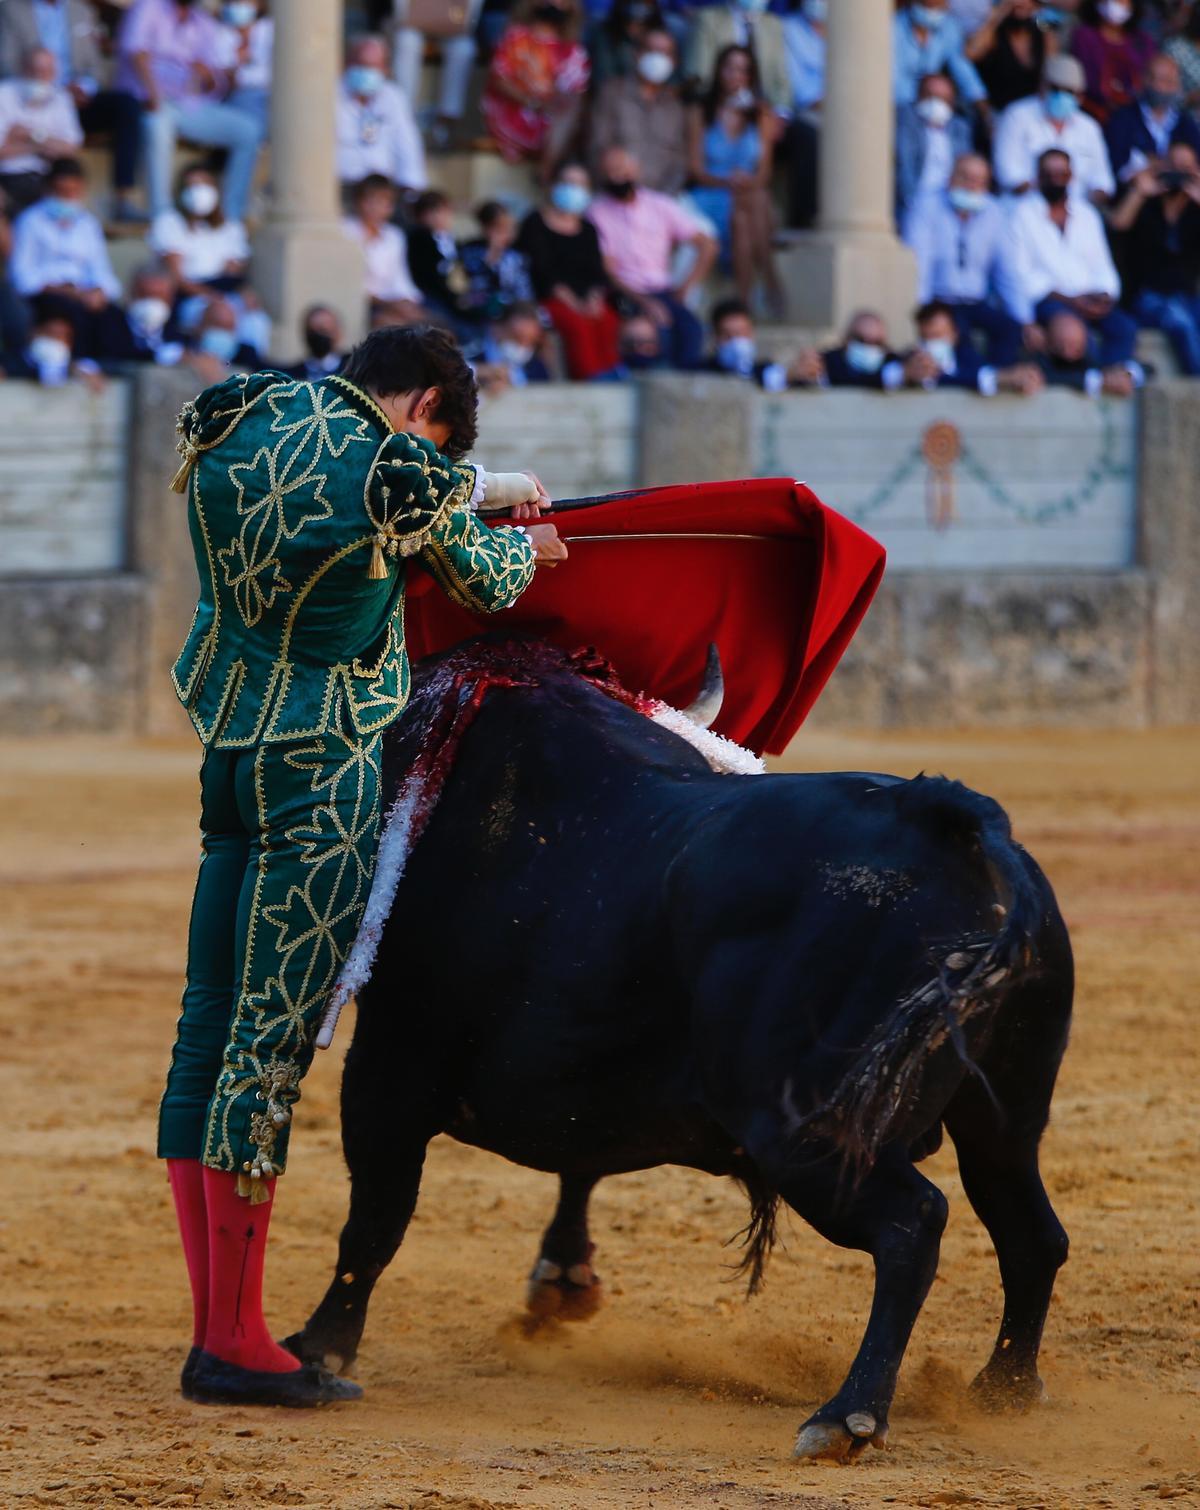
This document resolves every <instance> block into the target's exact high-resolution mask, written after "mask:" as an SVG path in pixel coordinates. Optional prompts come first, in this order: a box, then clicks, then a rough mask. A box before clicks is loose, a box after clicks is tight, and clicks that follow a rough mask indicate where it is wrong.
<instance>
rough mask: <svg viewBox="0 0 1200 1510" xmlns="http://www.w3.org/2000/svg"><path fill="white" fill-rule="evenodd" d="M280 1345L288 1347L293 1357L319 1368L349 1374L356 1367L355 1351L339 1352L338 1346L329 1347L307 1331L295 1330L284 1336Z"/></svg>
mask: <svg viewBox="0 0 1200 1510" xmlns="http://www.w3.org/2000/svg"><path fill="white" fill-rule="evenodd" d="M279 1346H280V1347H284V1348H287V1350H288V1352H289V1353H291V1355H292V1357H293V1358H299V1360H300V1362H301V1363H314V1364H316V1365H317V1367H318V1368H324V1369H328V1370H329V1372H330V1373H333V1374H347V1373H349V1372H350V1371H351V1370H352V1369H353V1367H354V1356H355V1355H354V1354H353V1353H351V1352H345V1353H339V1352H338V1351H337V1349H336V1348H330V1347H327V1346H326V1345H325V1344H324V1343H321V1342H318V1341H317V1340H316V1338H313V1337H309V1335H308V1333H307V1332H293V1333H292V1335H291V1336H290V1337H285V1338H283V1340H282V1341H281V1342H280V1344H279Z"/></svg>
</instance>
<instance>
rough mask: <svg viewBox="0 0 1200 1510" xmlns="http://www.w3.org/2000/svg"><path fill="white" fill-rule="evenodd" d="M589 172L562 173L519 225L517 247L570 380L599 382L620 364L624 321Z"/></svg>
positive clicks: (567, 169)
mask: <svg viewBox="0 0 1200 1510" xmlns="http://www.w3.org/2000/svg"><path fill="white" fill-rule="evenodd" d="M591 202H592V193H591V184H590V182H589V180H588V176H587V172H586V170H585V169H584V168H582V167H581V166H580V165H579V164H578V163H567V164H566V165H565V166H564V167H562V168H561V169H560V170H559V173H558V176H557V178H556V179H555V181H554V183H553V184H552V185H551V188H550V192H549V194H548V195H547V197H546V200H545V202H544V203H543V204H542V206H541V207H540V209H536V210H533V211H531V212H530V214H529V215H528V216H527V217H526V219H525V221H524V223H523V224H522V226H521V233H520V235H519V236H518V238H517V247H518V249H519V250H520V251H522V252H523V253H524V254H525V256H526V257H527V258H528V260H529V274H530V278H531V279H532V281H533V291H534V293H535V294H536V296H537V298H538V300H539V301H540V303H541V306H542V308H543V309H544V310H545V312H546V314H547V315H548V316H549V318H550V322H551V324H552V325H553V326H554V328H555V330H556V331H557V332H558V334H559V338H560V339H561V341H562V346H563V357H564V360H565V361H566V365H567V376H568V377H571V378H574V379H576V380H585V379H588V378H595V377H601V376H603V375H605V374H607V373H610V372H612V371H613V369H614V368H615V367H616V366H617V363H618V361H619V360H620V357H619V352H618V334H619V330H620V323H621V322H620V318H619V316H618V315H617V312H616V310H615V309H613V307H612V305H611V304H610V302H609V292H610V288H611V285H610V283H609V279H608V273H607V271H606V270H605V266H604V258H603V256H602V255H601V251H600V238H599V236H598V235H597V232H596V227H595V226H594V225H593V224H592V222H591V221H590V220H588V219H587V218H586V215H587V211H588V208H589V206H590V205H591Z"/></svg>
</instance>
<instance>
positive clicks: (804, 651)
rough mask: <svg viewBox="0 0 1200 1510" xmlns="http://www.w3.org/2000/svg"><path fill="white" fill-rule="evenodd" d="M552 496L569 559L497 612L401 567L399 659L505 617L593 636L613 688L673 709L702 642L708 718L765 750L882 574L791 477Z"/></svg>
mask: <svg viewBox="0 0 1200 1510" xmlns="http://www.w3.org/2000/svg"><path fill="white" fill-rule="evenodd" d="M575 502H576V503H581V502H582V500H577V501H575ZM560 507H561V508H562V510H563V511H562V512H557V511H556V512H555V513H554V514H552V515H551V516H550V518H551V519H552V521H553V523H555V524H556V525H557V526H558V529H559V532H560V533H561V535H562V536H563V538H564V539H565V540H567V541H568V542H569V544H570V549H571V559H570V560H569V561H568V562H566V563H565V564H564V565H562V566H559V567H556V568H554V569H553V570H550V571H547V570H539V571H538V573H537V576H536V578H535V580H534V582H533V584H532V585H531V586H530V587H529V588H528V589H527V591H526V592H525V593H524V595H523V596H522V597H521V599H520V600H519V601H518V602H517V603H516V604H515V605H514V606H513V607H512V608H508V609H505V610H503V611H502V612H501V613H499V614H497V615H487V614H478V615H475V614H471V613H469V612H467V611H466V610H465V609H462V608H459V607H457V606H456V605H455V604H453V603H451V602H450V600H449V599H448V598H447V597H446V596H445V595H444V594H443V593H442V592H441V591H440V590H438V589H437V587H436V586H435V585H434V583H433V582H432V580H431V579H430V578H429V577H427V576H426V575H425V574H424V573H416V572H414V573H413V574H412V577H411V578H410V581H409V587H408V603H407V615H406V617H407V636H408V650H409V654H410V655H411V656H413V657H414V659H417V658H420V657H423V656H427V655H433V654H435V653H436V652H438V651H441V650H445V649H447V648H449V646H451V645H455V644H457V643H458V642H459V641H461V640H464V639H468V638H469V637H470V636H472V635H475V634H479V633H481V632H484V631H487V630H496V629H502V630H504V631H505V632H509V631H512V630H518V631H521V632H523V633H528V634H535V635H538V636H540V637H541V638H543V639H546V640H549V641H550V642H551V643H552V644H554V645H557V646H559V647H560V648H561V649H564V650H567V651H571V650H574V649H576V648H577V647H579V646H580V645H585V644H586V645H594V646H595V647H596V648H597V650H599V651H600V653H601V654H602V655H604V656H605V657H606V658H607V659H608V660H609V661H611V662H612V664H613V665H614V666H615V668H616V671H617V674H618V675H619V677H620V678H621V681H622V682H623V683H624V684H625V686H627V687H629V688H631V689H633V690H637V691H643V692H646V693H648V694H649V695H650V696H652V697H658V698H661V699H662V700H663V701H664V702H668V703H672V704H674V705H675V706H677V707H680V706H684V705H686V704H687V703H689V702H691V701H692V699H693V698H694V697H695V696H696V692H697V690H698V688H699V686H700V682H701V678H702V676H703V673H704V662H705V657H706V655H707V651H708V645H709V643H710V641H711V642H715V643H716V645H717V648H718V650H719V651H720V654H721V665H722V668H723V670H724V673H725V702H724V706H723V708H722V710H721V715H720V717H719V718H718V719H717V721H716V724H715V725H714V728H715V729H716V730H717V732H718V733H720V734H724V735H726V736H727V737H728V738H730V739H735V740H737V742H738V743H739V744H744V745H747V746H749V748H750V749H752V750H755V751H758V752H762V751H764V750H765V751H768V752H770V753H771V754H779V753H780V752H781V751H782V750H783V749H784V747H785V746H786V745H787V743H788V741H789V740H790V739H791V737H792V735H793V734H794V733H795V732H796V730H797V729H798V728H799V727H800V725H801V723H803V721H804V719H805V717H806V715H807V714H808V711H809V709H810V708H811V707H812V705H813V704H814V703H815V702H816V700H817V697H818V696H819V694H820V692H821V689H822V687H824V685H825V683H826V682H827V681H828V679H829V676H830V674H831V673H832V671H833V669H834V667H835V666H836V665H837V663H838V661H839V660H840V659H841V656H842V653H843V652H844V650H845V649H846V646H847V645H848V644H849V643H850V640H851V638H852V636H853V634H854V631H855V630H856V629H857V628H858V626H859V624H860V622H861V621H862V617H863V615H864V614H865V613H866V611H867V608H868V606H869V605H870V602H871V599H872V598H873V597H874V595H875V590H876V588H877V587H878V586H879V581H880V578H881V577H882V576H883V566H884V550H883V547H882V546H881V545H880V544H879V542H878V541H877V540H873V539H872V538H871V536H870V535H868V534H866V533H865V532H864V531H862V530H860V529H859V528H858V526H857V525H855V524H851V522H850V521H849V520H848V519H844V518H843V517H842V516H841V515H840V514H837V513H835V512H834V511H833V510H832V509H828V508H826V507H825V505H824V504H823V503H821V501H820V500H819V499H818V498H817V497H816V496H815V494H813V493H812V492H811V491H810V490H809V489H808V488H807V487H805V485H804V484H803V483H798V482H793V481H792V479H791V478H784V477H768V478H756V479H751V480H748V481H745V482H708V483H688V484H683V485H678V486H674V487H665V488H644V489H638V490H635V491H633V492H629V493H615V494H613V495H612V496H611V497H608V498H601V499H597V500H596V501H595V502H594V503H592V502H590V501H589V502H588V505H587V506H586V507H579V506H576V507H572V506H571V502H570V501H567V502H565V503H564V504H563V505H560Z"/></svg>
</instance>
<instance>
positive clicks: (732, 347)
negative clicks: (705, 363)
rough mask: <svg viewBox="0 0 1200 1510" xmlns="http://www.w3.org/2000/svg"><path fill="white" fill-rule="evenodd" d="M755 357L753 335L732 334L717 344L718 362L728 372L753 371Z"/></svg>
mask: <svg viewBox="0 0 1200 1510" xmlns="http://www.w3.org/2000/svg"><path fill="white" fill-rule="evenodd" d="M754 357H755V345H754V337H753V336H730V337H729V338H728V340H725V341H720V342H718V344H717V362H718V363H719V364H720V366H722V367H723V368H724V369H725V371H726V372H741V373H749V372H753V371H754Z"/></svg>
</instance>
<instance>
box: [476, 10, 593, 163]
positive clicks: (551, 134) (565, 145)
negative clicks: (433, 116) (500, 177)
mask: <svg viewBox="0 0 1200 1510" xmlns="http://www.w3.org/2000/svg"><path fill="white" fill-rule="evenodd" d="M579 24H580V17H579V5H578V0H524V3H523V4H522V5H520V6H519V7H518V8H517V10H516V12H515V15H514V19H513V22H512V25H511V26H509V27H508V29H507V30H506V31H505V33H504V35H503V36H502V37H501V38H500V42H499V45H498V46H497V48H496V51H495V53H494V54H493V56H492V61H491V65H490V67H489V68H488V76H487V85H486V87H485V89H484V93H483V100H482V107H483V118H484V120H485V121H486V123H487V128H488V130H489V131H490V132H491V134H492V135H493V137H495V139H496V142H497V145H498V146H499V148H500V152H501V155H502V156H503V157H504V158H505V160H506V161H508V162H514V163H515V162H532V163H536V164H537V169H538V177H539V180H540V181H541V182H542V183H543V184H546V183H549V182H550V181H551V180H552V178H553V176H554V171H555V169H556V167H557V166H558V164H559V163H560V162H562V161H563V159H564V158H565V157H566V156H567V154H568V152H569V151H570V149H571V147H572V144H573V143H574V141H575V138H576V136H577V134H578V131H579V124H580V119H581V112H582V107H583V97H584V94H585V92H586V90H587V87H588V81H589V78H590V68H591V65H590V63H589V60H588V55H587V52H586V50H585V49H584V48H583V46H582V45H581V44H580V42H579V40H578V32H579Z"/></svg>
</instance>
